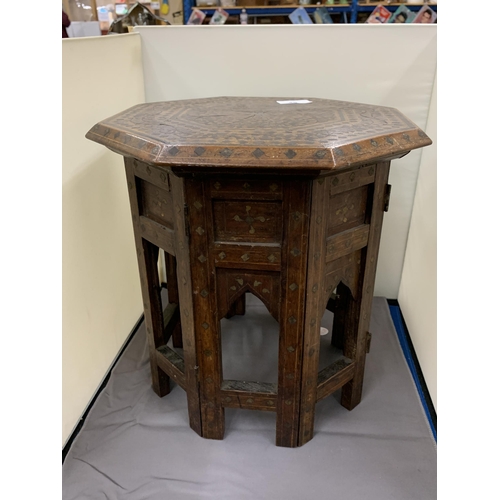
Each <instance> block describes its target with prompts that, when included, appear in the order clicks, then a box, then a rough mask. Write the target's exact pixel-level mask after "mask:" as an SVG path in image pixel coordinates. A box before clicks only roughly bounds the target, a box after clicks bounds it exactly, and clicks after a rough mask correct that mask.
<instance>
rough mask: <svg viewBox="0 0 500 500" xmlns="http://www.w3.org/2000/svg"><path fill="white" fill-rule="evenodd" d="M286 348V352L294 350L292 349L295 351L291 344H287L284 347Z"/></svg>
mask: <svg viewBox="0 0 500 500" xmlns="http://www.w3.org/2000/svg"><path fill="white" fill-rule="evenodd" d="M286 350H287V351H288V352H294V351H295V347H293V346H291V345H289V346H288V347H287V348H286Z"/></svg>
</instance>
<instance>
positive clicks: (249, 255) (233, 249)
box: [211, 242, 281, 271]
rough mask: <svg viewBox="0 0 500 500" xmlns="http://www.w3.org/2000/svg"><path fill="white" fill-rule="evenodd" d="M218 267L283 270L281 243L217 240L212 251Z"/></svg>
mask: <svg viewBox="0 0 500 500" xmlns="http://www.w3.org/2000/svg"><path fill="white" fill-rule="evenodd" d="M211 255H212V258H213V259H214V262H215V265H216V267H224V268H227V269H254V270H257V271H280V270H281V245H280V244H279V243H273V244H254V245H250V244H243V243H240V244H237V243H219V242H217V243H216V244H215V245H214V246H213V249H212V252H211Z"/></svg>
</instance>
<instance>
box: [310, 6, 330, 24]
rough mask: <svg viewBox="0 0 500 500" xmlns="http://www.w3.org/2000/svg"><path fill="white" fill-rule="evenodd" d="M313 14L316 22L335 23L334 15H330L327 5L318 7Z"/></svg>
mask: <svg viewBox="0 0 500 500" xmlns="http://www.w3.org/2000/svg"><path fill="white" fill-rule="evenodd" d="M313 16H314V21H315V22H316V24H333V21H332V16H330V14H329V13H328V10H327V9H326V7H318V8H317V9H316V10H315V11H314V14H313Z"/></svg>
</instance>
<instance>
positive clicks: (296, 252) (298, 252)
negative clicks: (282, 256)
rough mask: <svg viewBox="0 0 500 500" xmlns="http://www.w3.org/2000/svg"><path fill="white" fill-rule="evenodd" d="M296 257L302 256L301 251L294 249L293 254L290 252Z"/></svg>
mask: <svg viewBox="0 0 500 500" xmlns="http://www.w3.org/2000/svg"><path fill="white" fill-rule="evenodd" d="M290 253H291V254H292V255H293V256H294V257H298V256H299V255H300V250H299V249H298V248H294V249H293V250H292V251H291V252H290Z"/></svg>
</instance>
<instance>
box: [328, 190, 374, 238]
mask: <svg viewBox="0 0 500 500" xmlns="http://www.w3.org/2000/svg"><path fill="white" fill-rule="evenodd" d="M368 196H369V186H362V187H360V188H357V189H352V190H349V191H346V192H344V193H340V194H338V195H336V196H333V197H331V198H330V203H329V209H328V230H327V233H326V234H327V236H331V235H333V234H336V233H339V232H341V231H345V230H347V229H350V228H353V227H356V226H359V225H361V224H364V223H365V219H366V207H367V201H368Z"/></svg>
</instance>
